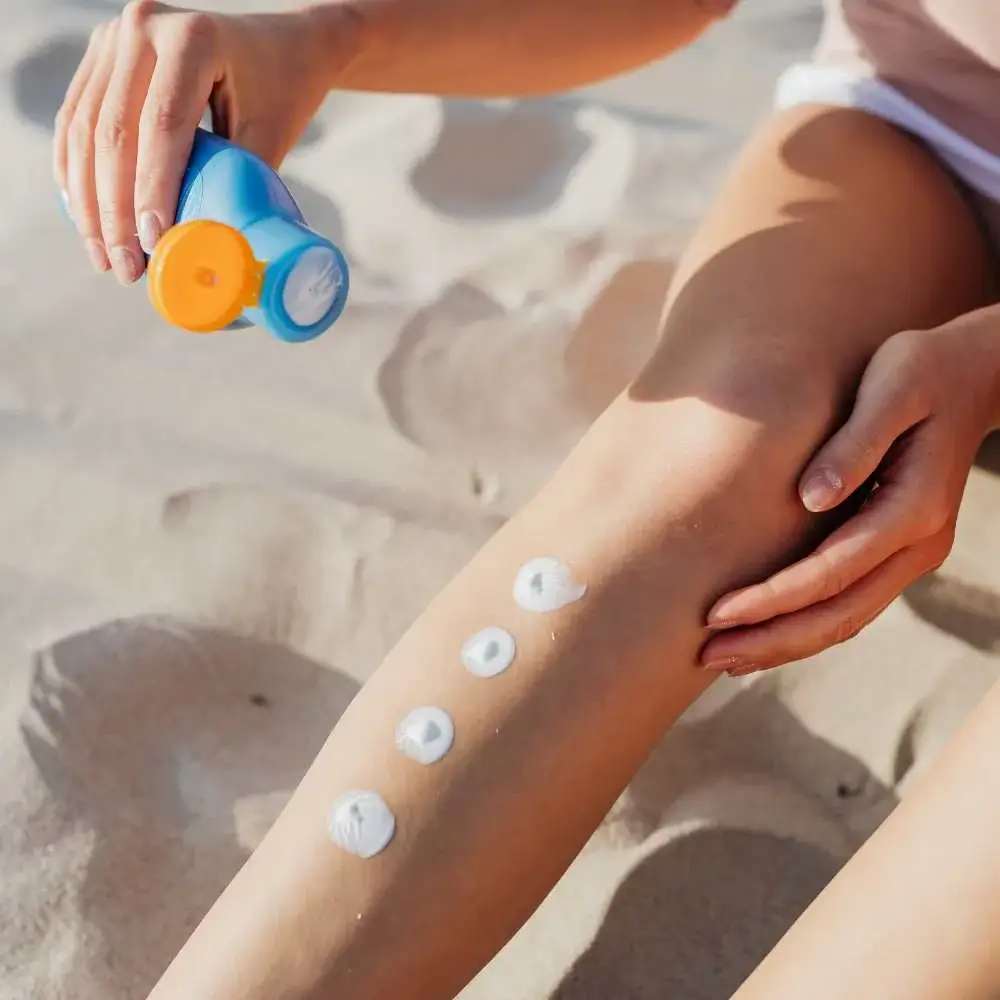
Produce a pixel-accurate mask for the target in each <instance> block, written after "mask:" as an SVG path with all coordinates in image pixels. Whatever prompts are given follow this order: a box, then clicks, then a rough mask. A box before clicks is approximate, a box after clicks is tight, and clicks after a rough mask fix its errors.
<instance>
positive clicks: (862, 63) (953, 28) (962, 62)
mask: <svg viewBox="0 0 1000 1000" xmlns="http://www.w3.org/2000/svg"><path fill="white" fill-rule="evenodd" d="M825 2H826V11H827V17H826V22H825V25H824V28H823V34H822V37H821V39H820V42H819V45H818V47H817V50H816V55H815V60H816V62H818V63H820V64H826V65H834V66H841V67H845V68H849V69H852V70H855V71H857V72H861V73H868V74H871V75H873V76H878V77H880V78H881V79H883V80H885V81H886V82H887V83H889V84H891V85H892V86H893V87H895V88H896V89H897V90H898V91H900V93H902V94H904V95H906V96H907V97H909V98H910V100H912V101H914V102H916V103H917V104H919V105H920V106H921V107H922V108H924V110H926V111H928V112H929V113H930V114H932V115H934V116H935V117H936V118H937V119H938V120H939V121H941V122H943V123H944V124H946V125H948V126H950V127H951V128H953V129H954V130H955V131H956V132H959V133H960V134H962V135H964V136H966V138H968V139H971V140H972V141H973V142H975V143H976V144H977V145H979V146H981V147H982V148H983V149H987V150H989V151H990V152H992V153H997V154H1000V2H994V0H825Z"/></svg>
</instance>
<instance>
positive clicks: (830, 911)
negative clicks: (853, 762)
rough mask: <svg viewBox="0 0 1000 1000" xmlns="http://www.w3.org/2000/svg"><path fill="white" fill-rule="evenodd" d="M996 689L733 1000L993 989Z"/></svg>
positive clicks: (997, 865) (976, 994) (946, 994)
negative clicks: (911, 792)
mask: <svg viewBox="0 0 1000 1000" xmlns="http://www.w3.org/2000/svg"><path fill="white" fill-rule="evenodd" d="M998 761H1000V686H996V687H994V688H993V690H992V691H991V692H990V693H989V695H987V697H986V699H985V700H984V702H983V704H982V705H981V706H980V707H979V709H978V710H977V711H976V712H975V713H974V714H973V716H972V718H971V719H970V720H969V721H968V722H967V723H966V725H965V726H964V728H963V729H962V730H961V731H960V732H959V734H958V736H956V737H955V739H954V740H953V741H952V743H951V744H950V745H949V746H948V748H947V749H946V751H945V753H944V755H943V756H942V758H941V759H940V760H939V761H937V762H936V763H935V765H934V766H933V767H932V768H931V770H930V771H929V772H928V773H927V775H926V776H925V777H924V778H923V779H922V780H921V782H920V783H919V784H918V785H917V788H916V789H915V791H914V793H913V795H912V796H910V797H909V798H907V799H906V801H905V802H904V803H903V804H902V805H901V806H900V807H899V808H898V809H897V810H896V811H895V812H894V813H893V815H892V816H891V817H890V818H889V819H888V821H887V822H886V823H884V824H883V826H882V827H881V828H880V829H879V830H878V831H877V832H876V833H875V835H874V836H873V837H872V838H871V839H870V840H869V841H868V842H867V843H866V844H865V846H864V847H863V848H862V849H861V850H860V851H859V852H858V853H857V854H856V855H855V856H854V858H853V859H852V860H851V861H850V863H849V864H848V865H847V867H846V868H845V869H844V870H843V871H842V872H841V873H840V874H839V875H838V876H837V878H836V879H834V881H833V882H832V883H831V884H830V886H829V887H828V888H827V889H826V890H825V891H824V892H823V893H822V894H821V895H820V896H819V898H818V899H817V900H816V901H815V902H814V903H813V904H812V906H810V907H809V909H808V910H806V912H805V914H803V916H802V917H801V918H800V919H799V920H798V922H797V923H796V924H795V926H794V927H792V929H791V930H790V931H789V932H788V934H787V935H786V936H785V937H784V938H783V939H782V940H781V942H780V943H779V944H778V946H777V947H776V948H775V949H774V951H772V952H771V954H770V955H769V956H768V957H767V958H766V959H765V960H764V962H763V963H762V964H761V966H760V967H759V968H758V969H757V971H756V972H755V973H754V974H753V975H752V976H751V977H750V979H749V980H747V982H746V983H745V984H744V985H743V987H742V988H741V989H740V990H739V991H738V992H737V993H736V997H735V998H734V1000H758V998H759V1000H793V998H794V1000H799V998H800V997H809V1000H855V998H857V997H876V996H877V997H878V1000H995V998H996V997H997V996H1000V949H998V948H997V927H998V926H1000V853H998V852H997V835H998V832H1000V770H998V763H997V762H998Z"/></svg>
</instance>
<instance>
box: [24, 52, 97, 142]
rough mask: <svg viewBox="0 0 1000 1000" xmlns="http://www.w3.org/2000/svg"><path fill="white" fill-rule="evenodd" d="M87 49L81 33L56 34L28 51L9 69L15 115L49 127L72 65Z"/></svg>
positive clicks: (74, 65)
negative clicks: (16, 113) (10, 70)
mask: <svg viewBox="0 0 1000 1000" xmlns="http://www.w3.org/2000/svg"><path fill="white" fill-rule="evenodd" d="M86 51H87V39H86V37H85V36H83V35H78V34H67V35H56V36H55V37H53V38H50V39H49V40H48V41H47V42H44V43H43V44H41V45H40V46H38V48H36V49H34V50H33V51H31V52H29V53H28V55H26V56H25V57H24V58H23V59H22V60H21V61H20V62H19V63H17V65H16V66H15V67H14V69H13V71H12V80H11V84H12V87H11V89H12V90H13V94H14V106H15V107H16V108H17V111H18V114H20V115H21V117H22V118H25V119H26V120H27V121H29V122H32V123H33V124H35V125H40V126H41V127H42V128H46V129H49V130H51V129H52V128H53V125H54V123H55V118H56V112H57V111H58V110H59V108H60V106H61V105H62V102H63V97H64V96H65V94H66V88H67V87H68V86H69V82H70V80H72V79H73V74H74V72H76V67H77V66H78V65H79V63H80V60H81V59H82V58H83V54H84V52H86Z"/></svg>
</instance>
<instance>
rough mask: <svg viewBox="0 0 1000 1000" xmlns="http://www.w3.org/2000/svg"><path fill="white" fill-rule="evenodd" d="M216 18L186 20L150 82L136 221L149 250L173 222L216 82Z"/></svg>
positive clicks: (141, 128)
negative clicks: (211, 49)
mask: <svg viewBox="0 0 1000 1000" xmlns="http://www.w3.org/2000/svg"><path fill="white" fill-rule="evenodd" d="M211 23H212V22H211V21H209V20H208V19H204V20H202V19H200V18H197V17H192V18H190V19H189V20H187V21H186V22H184V23H183V27H181V28H180V29H178V30H179V31H182V32H183V33H184V35H183V37H182V38H177V39H175V40H174V42H175V43H174V44H171V45H164V46H163V48H162V51H161V54H160V56H159V58H158V59H157V62H156V67H155V69H154V70H153V73H152V78H151V80H150V81H149V90H148V94H147V96H146V102H145V105H144V107H143V109H142V114H141V117H140V120H139V133H138V150H137V165H136V170H135V213H136V214H135V224H136V226H137V230H138V233H139V239H140V242H141V244H142V247H143V249H144V250H145V251H146V252H147V253H151V252H152V250H153V248H154V247H155V246H156V244H157V242H158V241H159V239H160V236H161V235H162V234H163V232H164V231H165V230H166V229H167V228H168V227H169V226H170V225H172V224H173V221H174V214H175V211H176V207H177V196H178V192H179V190H180V184H181V179H182V177H183V176H184V170H185V168H186V167H187V162H188V158H189V157H190V155H191V146H192V144H193V142H194V135H195V130H196V128H197V126H198V122H199V121H200V120H201V116H202V113H203V112H204V110H205V107H206V106H207V105H208V100H209V97H210V96H211V92H212V86H213V84H214V82H215V81H214V74H213V71H212V70H213V65H212V61H211V60H210V59H208V58H206V53H205V51H204V50H205V47H207V46H210V45H211V44H212V39H211V38H210V37H209V34H210V32H211V31H212V28H211ZM204 25H208V27H204Z"/></svg>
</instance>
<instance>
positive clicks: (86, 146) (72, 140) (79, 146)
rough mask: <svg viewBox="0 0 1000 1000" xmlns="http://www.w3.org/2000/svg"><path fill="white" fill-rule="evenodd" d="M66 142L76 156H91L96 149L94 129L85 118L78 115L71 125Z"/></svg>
mask: <svg viewBox="0 0 1000 1000" xmlns="http://www.w3.org/2000/svg"><path fill="white" fill-rule="evenodd" d="M66 142H67V145H68V146H69V148H70V149H72V150H73V153H74V154H75V155H76V156H80V157H83V156H89V155H90V153H91V151H92V150H93V148H94V128H93V126H92V125H91V123H90V121H89V120H88V119H87V118H86V117H85V116H84V115H80V114H77V115H75V116H74V117H73V119H72V121H71V122H70V123H69V127H68V129H67V131H66Z"/></svg>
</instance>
